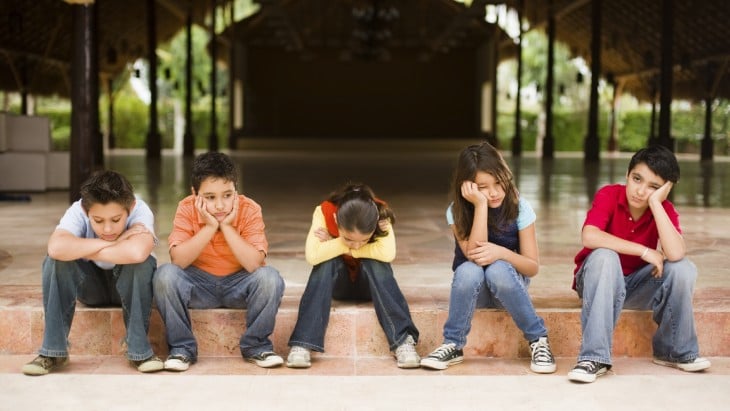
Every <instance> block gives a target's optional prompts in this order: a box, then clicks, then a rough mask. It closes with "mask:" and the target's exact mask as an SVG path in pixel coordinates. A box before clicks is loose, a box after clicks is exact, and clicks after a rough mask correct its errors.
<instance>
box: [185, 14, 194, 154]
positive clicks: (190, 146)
mask: <svg viewBox="0 0 730 411" xmlns="http://www.w3.org/2000/svg"><path fill="white" fill-rule="evenodd" d="M185 34H186V36H187V38H186V40H185V41H186V43H185V133H184V134H183V157H193V156H194V155H195V136H194V135H193V108H192V104H193V103H192V101H193V5H192V2H190V3H188V16H187V21H186V25H185Z"/></svg>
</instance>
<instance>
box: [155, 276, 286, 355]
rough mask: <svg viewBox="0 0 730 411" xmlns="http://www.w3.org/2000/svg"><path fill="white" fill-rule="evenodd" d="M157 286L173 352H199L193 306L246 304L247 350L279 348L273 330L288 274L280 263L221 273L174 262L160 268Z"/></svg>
mask: <svg viewBox="0 0 730 411" xmlns="http://www.w3.org/2000/svg"><path fill="white" fill-rule="evenodd" d="M154 290H155V302H156V303H157V309H158V310H159V311H160V315H161V316H162V320H163V321H164V322H165V331H166V335H167V344H168V345H169V347H170V355H184V356H185V357H187V358H189V359H190V360H191V361H192V362H195V361H196V360H197V358H198V345H197V343H196V341H195V336H194V335H193V329H192V325H191V321H190V312H189V311H188V308H219V307H227V308H243V309H246V331H245V332H244V333H243V334H242V335H241V338H240V340H239V347H240V349H241V355H243V356H244V357H245V358H248V357H252V356H255V355H257V354H259V353H261V352H264V351H273V344H272V343H271V340H270V339H269V336H270V335H271V333H272V332H273V331H274V323H275V321H276V312H277V311H278V310H279V304H281V297H282V296H283V295H284V280H283V279H282V278H281V276H280V275H279V272H278V271H277V270H276V269H275V268H273V267H270V266H263V267H261V268H259V269H257V270H256V271H254V272H252V273H249V272H247V271H244V270H241V271H239V272H236V273H233V274H229V275H226V276H216V275H212V274H208V273H207V272H205V271H203V270H201V269H199V268H197V267H194V266H192V265H191V266H189V267H187V268H186V269H182V268H180V267H178V266H176V265H174V264H170V263H168V264H163V265H162V266H160V268H158V269H157V274H156V275H155V281H154Z"/></svg>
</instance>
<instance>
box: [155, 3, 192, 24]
mask: <svg viewBox="0 0 730 411" xmlns="http://www.w3.org/2000/svg"><path fill="white" fill-rule="evenodd" d="M156 1H157V4H159V5H160V6H162V7H164V8H165V9H167V11H169V12H170V14H172V15H173V16H175V17H177V18H178V19H179V20H180V21H182V22H185V21H187V18H188V12H187V10H183V9H182V8H180V6H178V5H177V3H176V2H174V1H172V0H156Z"/></svg>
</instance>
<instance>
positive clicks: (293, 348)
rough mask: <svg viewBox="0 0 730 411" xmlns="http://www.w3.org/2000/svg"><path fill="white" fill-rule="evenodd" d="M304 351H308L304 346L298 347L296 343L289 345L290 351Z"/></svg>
mask: <svg viewBox="0 0 730 411" xmlns="http://www.w3.org/2000/svg"><path fill="white" fill-rule="evenodd" d="M305 352H309V350H308V349H306V348H304V347H300V346H298V345H295V346H293V347H291V351H290V353H305Z"/></svg>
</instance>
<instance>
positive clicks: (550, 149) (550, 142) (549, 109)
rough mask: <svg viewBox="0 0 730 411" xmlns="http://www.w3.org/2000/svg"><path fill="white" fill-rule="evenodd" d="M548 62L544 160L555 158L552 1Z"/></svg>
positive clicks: (553, 25)
mask: <svg viewBox="0 0 730 411" xmlns="http://www.w3.org/2000/svg"><path fill="white" fill-rule="evenodd" d="M547 35H548V61H547V80H546V81H545V139H544V140H543V142H542V158H553V157H555V139H554V138H553V89H554V88H555V73H554V71H555V14H554V11H553V2H552V0H550V1H548V24H547Z"/></svg>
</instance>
